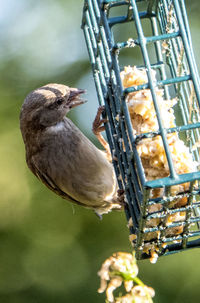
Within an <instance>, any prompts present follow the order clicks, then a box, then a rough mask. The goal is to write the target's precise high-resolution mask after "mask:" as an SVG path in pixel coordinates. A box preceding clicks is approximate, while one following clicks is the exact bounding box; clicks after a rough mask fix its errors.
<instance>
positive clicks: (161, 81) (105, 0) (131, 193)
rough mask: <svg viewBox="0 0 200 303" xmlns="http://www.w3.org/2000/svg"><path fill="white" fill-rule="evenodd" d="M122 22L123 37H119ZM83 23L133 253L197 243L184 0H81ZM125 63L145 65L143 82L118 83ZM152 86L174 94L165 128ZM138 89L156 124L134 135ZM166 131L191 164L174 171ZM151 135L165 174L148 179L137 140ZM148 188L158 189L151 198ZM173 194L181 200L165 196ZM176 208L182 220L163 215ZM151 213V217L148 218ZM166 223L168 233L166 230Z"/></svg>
mask: <svg viewBox="0 0 200 303" xmlns="http://www.w3.org/2000/svg"><path fill="white" fill-rule="evenodd" d="M126 25H127V31H126V35H128V36H127V37H128V38H129V39H126V38H124V39H123V41H118V37H119V32H120V30H121V28H123V26H126ZM82 29H83V31H84V36H85V41H86V45H87V49H88V53H89V57H90V62H91V65H92V71H93V76H94V80H95V85H96V90H97V95H98V99H99V103H100V105H105V113H106V116H107V118H108V123H106V125H105V127H106V135H107V139H108V143H109V145H110V150H111V154H112V156H113V165H114V168H115V172H116V176H117V179H118V183H119V187H120V188H121V189H124V190H125V195H126V200H127V205H126V207H125V212H126V216H127V220H128V222H129V227H130V234H131V235H135V236H133V237H132V238H131V239H132V243H133V246H134V248H135V250H136V257H137V258H138V259H144V258H149V257H150V254H149V250H150V248H152V247H153V248H154V250H155V251H156V253H157V255H158V256H161V255H167V254H170V253H175V252H178V251H181V250H185V249H189V248H194V247H199V246H200V212H199V207H200V195H199V194H200V188H199V181H198V180H200V172H199V171H198V163H199V146H200V136H199V131H200V130H199V128H200V122H199V121H200V119H199V116H200V112H199V107H200V82H199V76H198V71H197V67H196V63H195V59H194V54H193V50H192V43H191V36H190V30H189V25H188V19H187V15H186V10H185V4H184V0H146V1H142V0H126V1H122V0H85V3H84V8H83V19H82ZM123 33H124V31H123ZM164 46H166V47H165V51H163V48H164ZM136 50H137V53H140V54H141V58H142V60H141V61H140V62H142V63H141V64H140V65H139V64H136V62H138V61H136V59H135V55H134V54H135V53H134V52H135V51H136ZM126 52H127V53H128V56H127V57H126ZM131 52H132V53H131ZM124 58H125V60H124ZM128 60H129V61H130V62H128ZM127 62H128V64H127ZM125 65H136V66H137V67H138V68H139V69H144V70H145V71H146V76H147V83H143V84H140V85H134V86H131V87H128V88H124V87H123V85H122V80H121V77H120V72H121V71H122V70H123V69H124V66H125ZM152 70H155V71H156V75H157V76H156V79H154V78H153V76H152ZM157 87H159V88H160V89H162V90H163V93H164V99H165V100H169V99H172V98H174V97H176V100H177V104H176V106H175V108H174V112H175V116H176V125H175V126H173V127H164V122H163V117H162V114H161V109H160V104H159V102H158V96H157V93H156V88H157ZM144 90H150V92H151V97H152V100H153V105H154V110H155V113H156V119H157V124H158V129H157V130H156V131H150V132H146V133H145V132H144V133H142V134H141V133H140V134H137V133H135V132H133V128H132V121H131V118H130V112H129V110H128V107H127V96H128V95H129V94H130V93H135V92H139V91H144ZM164 99H163V100H164ZM163 102H164V101H163ZM169 134H177V135H178V138H182V140H183V141H184V142H185V144H186V145H187V147H188V150H189V151H190V153H191V154H192V157H193V161H195V162H196V163H197V166H196V169H195V170H194V171H190V172H187V173H183V174H182V173H177V170H176V167H175V164H174V160H173V155H172V153H171V149H170V146H169V139H168V138H169V137H168V136H169ZM156 137H160V138H161V140H162V144H163V150H164V152H165V156H166V161H167V164H168V171H169V174H168V176H165V177H161V178H154V179H151V180H148V178H147V177H146V175H145V170H144V164H143V162H142V161H141V157H140V155H139V153H138V149H137V147H138V145H139V144H141V142H144V140H152V141H153V140H154V138H156ZM181 184H187V186H185V187H183V188H184V190H181V191H178V192H176V193H175V194H173V188H174V186H177V185H181ZM160 189H162V190H160ZM155 190H159V192H160V194H159V195H157V196H156V197H155V195H154V192H155ZM161 193H162V194H161ZM180 199H182V201H183V200H184V203H183V205H178V206H177V205H176V203H172V202H173V201H180ZM158 205H159V207H155V211H152V210H153V209H154V208H153V207H154V206H158ZM150 209H151V211H150ZM180 213H181V214H182V215H183V216H182V219H180V220H175V221H173V220H171V222H169V220H168V218H169V217H170V216H173V215H175V214H180ZM151 220H155V221H154V224H149V222H152V221H151ZM155 222H156V224H155ZM170 229H171V231H174V233H173V232H171V233H169V230H170ZM177 229H178V230H179V232H176V231H177ZM148 235H151V236H150V237H148ZM152 235H156V236H152ZM145 247H147V249H145Z"/></svg>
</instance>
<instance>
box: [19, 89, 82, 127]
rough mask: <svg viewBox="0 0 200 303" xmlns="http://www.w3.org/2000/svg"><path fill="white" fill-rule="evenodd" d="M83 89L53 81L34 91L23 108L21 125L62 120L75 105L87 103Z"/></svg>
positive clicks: (48, 123) (37, 124) (39, 124)
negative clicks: (83, 96)
mask: <svg viewBox="0 0 200 303" xmlns="http://www.w3.org/2000/svg"><path fill="white" fill-rule="evenodd" d="M83 93H85V90H83V89H77V88H71V87H69V86H66V85H62V84H56V83H51V84H47V85H45V86H42V87H40V88H38V89H36V90H34V91H32V92H31V93H30V94H29V95H28V96H27V97H26V99H25V100H24V104H23V106H22V109H21V114H20V122H21V126H23V125H26V124H28V123H31V124H33V125H34V126H35V127H37V126H38V127H47V126H51V125H54V124H56V123H57V122H60V121H62V119H63V118H64V117H65V115H66V114H67V113H68V112H69V111H70V109H72V108H73V107H75V106H78V105H80V104H83V103H85V102H86V101H85V100H83V99H82V98H81V97H80V96H81V95H82V94H83Z"/></svg>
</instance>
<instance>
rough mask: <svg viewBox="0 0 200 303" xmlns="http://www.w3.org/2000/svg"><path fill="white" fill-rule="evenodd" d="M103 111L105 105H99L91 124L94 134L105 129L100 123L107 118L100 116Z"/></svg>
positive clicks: (104, 121)
mask: <svg viewBox="0 0 200 303" xmlns="http://www.w3.org/2000/svg"><path fill="white" fill-rule="evenodd" d="M104 111H105V106H99V108H98V111H97V114H96V117H95V119H94V122H93V125H92V131H93V133H94V134H95V135H97V134H99V133H101V132H102V131H104V130H105V126H104V125H102V124H104V123H106V122H108V120H107V119H103V118H101V115H102V113H103V112H104Z"/></svg>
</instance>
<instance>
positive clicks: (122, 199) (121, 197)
mask: <svg viewBox="0 0 200 303" xmlns="http://www.w3.org/2000/svg"><path fill="white" fill-rule="evenodd" d="M117 200H118V203H119V204H121V205H123V206H124V205H125V204H126V202H125V191H124V190H123V189H118V191H117Z"/></svg>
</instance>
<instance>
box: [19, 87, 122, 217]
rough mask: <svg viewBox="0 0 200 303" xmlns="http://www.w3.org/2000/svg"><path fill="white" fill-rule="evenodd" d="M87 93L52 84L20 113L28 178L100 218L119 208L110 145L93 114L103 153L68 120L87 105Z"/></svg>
mask: <svg viewBox="0 0 200 303" xmlns="http://www.w3.org/2000/svg"><path fill="white" fill-rule="evenodd" d="M84 93H85V90H82V89H77V88H71V87H69V86H66V85H62V84H56V83H51V84H47V85H45V86H42V87H40V88H38V89H36V90H34V91H32V92H31V93H30V94H28V96H27V97H26V98H25V100H24V103H23V105H22V108H21V112H20V129H21V133H22V137H23V141H24V144H25V151H26V162H27V165H28V167H29V169H30V170H31V171H32V173H33V174H34V175H35V176H36V177H37V178H38V179H39V180H40V181H42V182H43V183H44V184H45V185H46V186H47V187H48V188H49V189H50V190H52V191H53V192H54V193H56V194H57V195H59V196H60V197H62V198H64V199H66V200H67V201H70V202H73V203H75V204H78V205H81V206H84V207H86V208H90V209H93V210H94V211H95V213H96V214H97V215H98V216H100V217H101V215H102V214H105V213H108V212H110V211H111V210H112V209H118V210H120V209H122V203H121V199H119V197H118V193H117V192H118V186H117V181H116V177H115V173H114V169H113V165H112V163H111V160H110V156H109V148H108V144H107V142H106V141H105V139H104V140H103V139H102V138H103V137H102V135H99V133H100V132H101V131H102V130H103V127H102V126H101V125H102V123H104V122H105V119H102V120H101V119H100V115H101V113H102V110H103V108H102V107H101V108H100V109H99V111H98V113H97V116H96V119H95V121H94V123H93V131H94V133H95V134H96V136H97V137H98V138H99V139H100V141H101V143H102V144H104V146H105V148H106V151H103V150H100V149H98V148H97V147H96V146H95V145H94V144H93V143H92V142H91V141H90V140H89V139H88V138H87V137H86V136H85V135H84V134H83V133H82V132H81V131H80V130H79V129H78V128H77V127H76V126H75V125H74V123H73V122H72V121H71V120H70V119H69V118H67V117H66V114H67V113H68V112H69V111H70V110H71V109H72V108H74V107H76V106H78V105H81V104H83V103H85V102H86V101H85V100H83V99H82V98H81V95H82V94H84Z"/></svg>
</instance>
